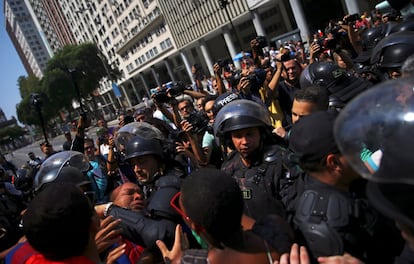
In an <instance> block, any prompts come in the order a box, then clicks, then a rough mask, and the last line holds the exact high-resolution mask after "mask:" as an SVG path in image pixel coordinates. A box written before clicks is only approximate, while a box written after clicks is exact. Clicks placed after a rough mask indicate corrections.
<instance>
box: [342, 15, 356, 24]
mask: <svg viewBox="0 0 414 264" xmlns="http://www.w3.org/2000/svg"><path fill="white" fill-rule="evenodd" d="M359 18H360V16H359V14H357V13H356V14H352V15H349V16H347V17H345V18H344V23H345V24H349V23H351V22H355V21H358V20H359Z"/></svg>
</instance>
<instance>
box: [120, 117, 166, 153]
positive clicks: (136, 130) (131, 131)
mask: <svg viewBox="0 0 414 264" xmlns="http://www.w3.org/2000/svg"><path fill="white" fill-rule="evenodd" d="M137 135H140V136H141V137H143V138H157V139H159V140H164V135H163V133H162V132H161V131H160V130H159V129H158V128H156V127H155V126H153V125H151V124H149V123H147V122H132V123H129V124H126V125H125V126H123V127H121V128H120V129H119V130H118V132H117V134H116V136H115V144H116V146H117V147H118V149H119V150H124V149H125V147H126V145H127V143H128V141H129V140H130V139H131V138H133V137H134V136H137Z"/></svg>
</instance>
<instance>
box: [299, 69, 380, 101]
mask: <svg viewBox="0 0 414 264" xmlns="http://www.w3.org/2000/svg"><path fill="white" fill-rule="evenodd" d="M300 85H301V87H303V88H305V87H309V86H311V85H317V86H320V87H323V88H326V89H327V91H328V94H329V98H330V105H331V106H333V105H335V106H333V107H335V108H342V107H338V106H339V105H345V104H346V103H347V102H349V101H350V100H351V99H353V98H354V97H355V96H356V95H358V94H359V93H361V92H362V91H364V90H366V89H367V88H369V87H371V86H372V84H371V83H370V82H368V81H367V80H364V79H362V78H357V77H355V76H354V75H353V74H351V73H350V72H347V71H346V70H345V69H342V68H340V67H339V66H338V65H337V64H335V63H333V62H314V63H312V64H310V65H309V66H307V67H306V68H305V70H304V71H303V72H302V74H301V76H300Z"/></svg>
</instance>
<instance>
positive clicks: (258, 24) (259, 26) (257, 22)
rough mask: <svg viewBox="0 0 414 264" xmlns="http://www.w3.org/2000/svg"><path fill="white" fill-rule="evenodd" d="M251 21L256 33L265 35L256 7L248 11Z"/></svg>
mask: <svg viewBox="0 0 414 264" xmlns="http://www.w3.org/2000/svg"><path fill="white" fill-rule="evenodd" d="M250 14H251V18H252V22H253V26H254V29H255V30H256V33H257V35H258V36H265V37H266V32H265V30H264V28H263V25H262V22H261V21H260V17H259V13H258V12H257V9H255V10H251V11H250Z"/></svg>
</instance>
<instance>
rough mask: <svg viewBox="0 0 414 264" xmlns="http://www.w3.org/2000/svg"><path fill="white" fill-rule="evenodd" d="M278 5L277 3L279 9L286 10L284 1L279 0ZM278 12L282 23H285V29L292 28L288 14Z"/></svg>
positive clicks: (290, 29)
mask: <svg viewBox="0 0 414 264" xmlns="http://www.w3.org/2000/svg"><path fill="white" fill-rule="evenodd" d="M278 5H279V10H286V6H285V3H284V2H283V1H279V2H278ZM279 13H280V15H281V16H282V19H283V24H284V25H286V30H287V31H292V30H294V28H293V26H292V23H291V22H290V19H289V16H288V14H287V12H283V11H279Z"/></svg>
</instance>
